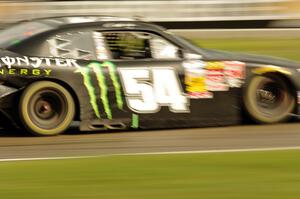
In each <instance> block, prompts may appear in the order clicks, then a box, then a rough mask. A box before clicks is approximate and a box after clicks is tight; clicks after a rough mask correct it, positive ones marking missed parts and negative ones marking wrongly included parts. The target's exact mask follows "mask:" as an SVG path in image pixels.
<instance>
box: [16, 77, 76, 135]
mask: <svg viewBox="0 0 300 199" xmlns="http://www.w3.org/2000/svg"><path fill="white" fill-rule="evenodd" d="M74 115H75V104H74V100H73V98H72V96H71V94H70V93H69V92H68V91H67V90H66V89H65V88H64V87H63V86H61V85H60V84H57V83H55V82H51V81H38V82H35V83H32V84H31V85H29V86H28V87H27V88H26V89H25V90H24V92H23V93H22V95H21V98H20V101H19V116H20V120H21V122H22V124H23V125H24V126H25V128H26V129H27V130H28V131H29V132H30V133H33V134H34V135H38V136H51V135H58V134H61V133H62V132H64V131H65V130H66V129H67V128H68V127H69V126H70V124H71V122H72V121H73V118H74Z"/></svg>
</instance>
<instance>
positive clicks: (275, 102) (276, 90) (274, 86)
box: [255, 78, 289, 116]
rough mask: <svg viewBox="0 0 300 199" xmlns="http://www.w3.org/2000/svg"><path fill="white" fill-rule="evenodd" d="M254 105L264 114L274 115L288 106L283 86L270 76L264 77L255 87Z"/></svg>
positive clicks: (286, 94) (280, 112)
mask: <svg viewBox="0 0 300 199" xmlns="http://www.w3.org/2000/svg"><path fill="white" fill-rule="evenodd" d="M255 101H256V106H257V109H258V110H259V111H260V112H261V113H262V114H263V115H265V116H276V115H277V114H282V113H283V112H285V111H286V109H287V107H288V106H289V104H288V103H289V100H288V93H287V91H286V90H285V88H284V87H283V86H282V85H281V84H279V83H277V82H276V81H275V80H273V79H270V78H264V79H263V80H262V81H261V82H260V83H259V84H258V86H257V88H256V100H255Z"/></svg>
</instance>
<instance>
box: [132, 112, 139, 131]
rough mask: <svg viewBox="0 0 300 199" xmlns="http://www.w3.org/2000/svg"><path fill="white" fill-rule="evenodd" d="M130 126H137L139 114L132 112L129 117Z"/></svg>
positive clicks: (135, 127)
mask: <svg viewBox="0 0 300 199" xmlns="http://www.w3.org/2000/svg"><path fill="white" fill-rule="evenodd" d="M131 128H134V129H137V128H139V115H137V114H132V118H131Z"/></svg>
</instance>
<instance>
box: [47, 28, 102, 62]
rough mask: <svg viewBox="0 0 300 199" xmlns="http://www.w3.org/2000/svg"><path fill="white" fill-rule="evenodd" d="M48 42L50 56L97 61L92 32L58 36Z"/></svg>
mask: <svg viewBox="0 0 300 199" xmlns="http://www.w3.org/2000/svg"><path fill="white" fill-rule="evenodd" d="M47 42H48V52H49V56H52V57H62V58H72V59H86V60H90V59H96V52H95V47H94V41H93V35H92V33H91V32H73V33H62V34H57V35H55V36H53V37H51V38H50V39H48V40H47Z"/></svg>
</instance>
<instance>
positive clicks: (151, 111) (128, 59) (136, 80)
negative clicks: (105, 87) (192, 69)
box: [96, 30, 190, 128]
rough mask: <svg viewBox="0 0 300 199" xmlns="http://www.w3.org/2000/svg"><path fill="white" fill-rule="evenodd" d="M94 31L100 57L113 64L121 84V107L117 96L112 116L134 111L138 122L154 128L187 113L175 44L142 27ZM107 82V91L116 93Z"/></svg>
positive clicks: (187, 105)
mask: <svg viewBox="0 0 300 199" xmlns="http://www.w3.org/2000/svg"><path fill="white" fill-rule="evenodd" d="M96 34H98V40H97V41H96V43H98V45H96V48H97V49H98V51H97V52H98V55H99V59H106V61H109V62H110V63H113V64H114V66H115V67H116V68H117V71H118V75H119V77H118V78H119V80H120V86H121V87H122V99H123V104H124V107H123V109H122V110H121V109H120V108H119V107H120V104H118V100H116V101H117V103H116V104H115V105H114V106H113V107H115V108H114V109H113V110H114V112H115V114H114V115H115V116H114V118H119V117H132V114H135V115H138V116H139V119H140V125H141V126H143V127H151V128H153V127H154V128H155V127H172V126H174V125H177V124H178V120H181V119H183V118H187V117H188V113H189V112H190V107H189V98H188V96H187V95H186V94H185V91H184V88H183V83H184V76H183V75H184V74H183V70H182V62H183V59H182V57H181V54H180V53H181V51H180V49H179V48H178V47H177V46H176V45H174V44H172V43H170V42H169V41H167V40H166V39H164V38H162V37H161V36H159V35H157V34H154V33H149V32H143V31H132V30H131V31H102V32H98V33H96ZM103 42H104V43H103ZM105 49H106V50H105ZM103 54H105V55H103ZM108 74H109V71H108ZM110 85H111V87H110V93H111V94H110V95H111V96H113V95H116V91H115V90H116V88H115V86H114V85H113V83H112V84H110ZM115 98H117V97H115ZM119 102H120V100H119ZM172 123H174V124H172Z"/></svg>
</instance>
